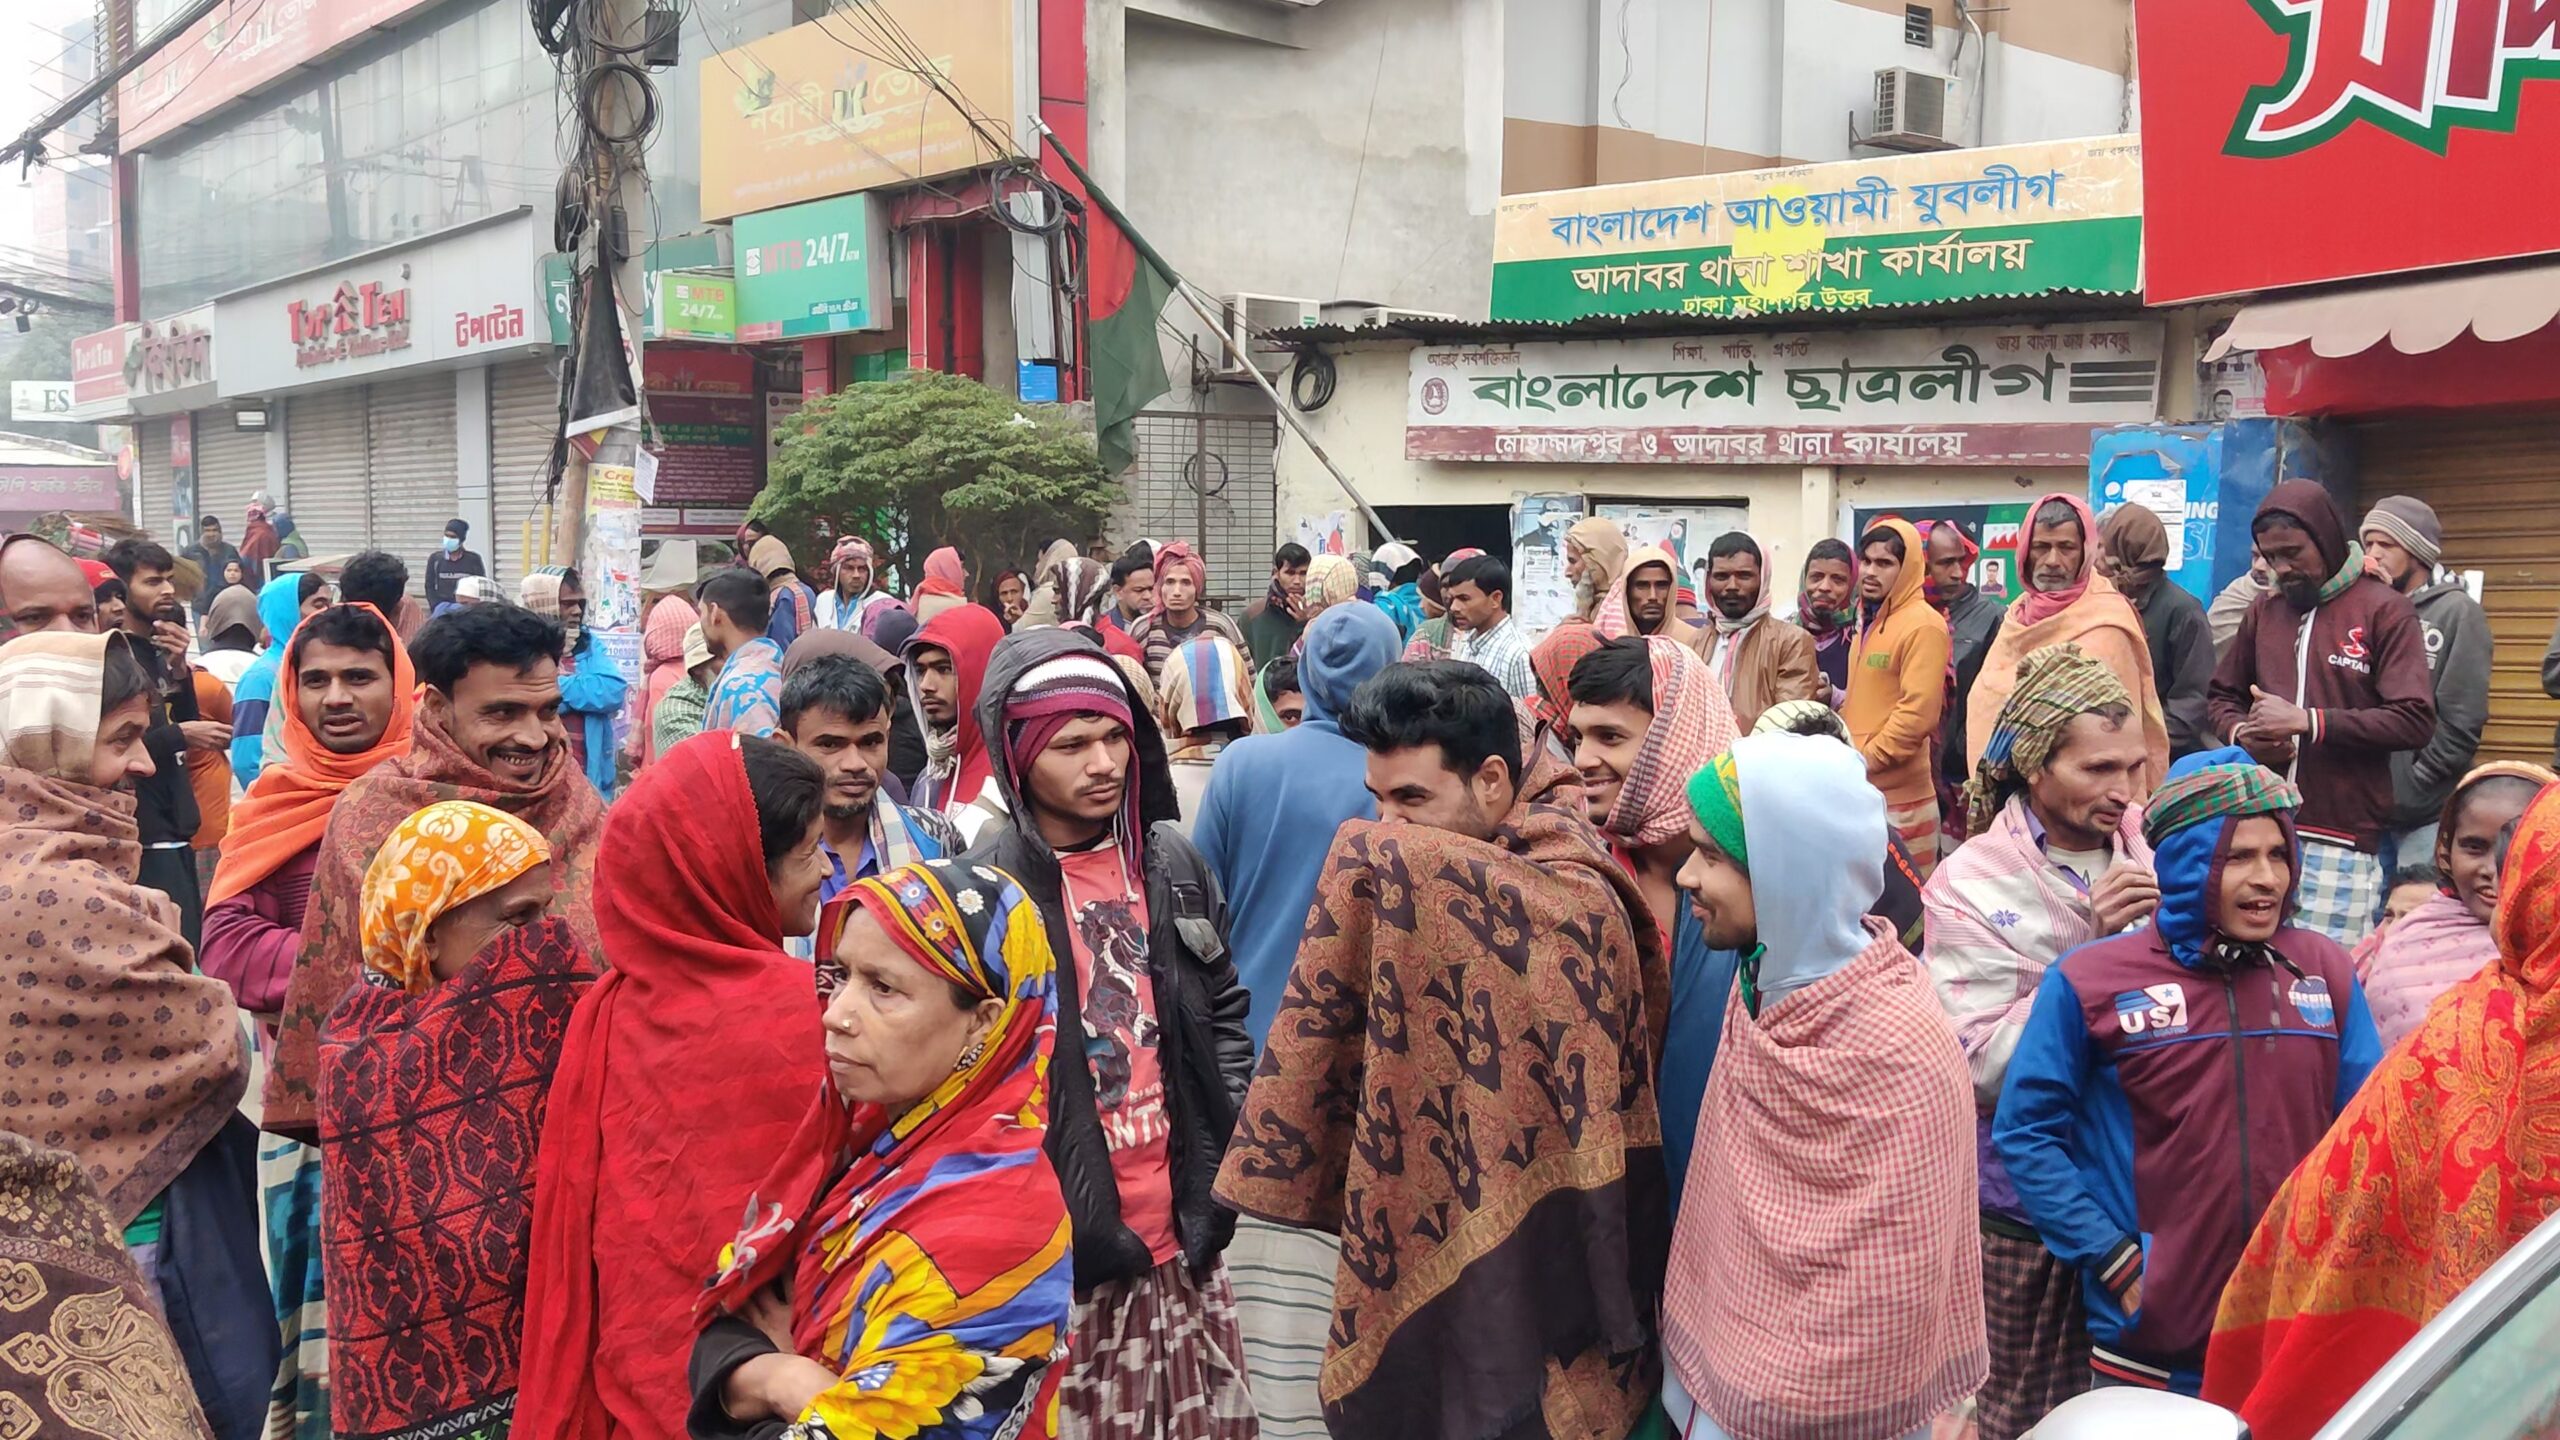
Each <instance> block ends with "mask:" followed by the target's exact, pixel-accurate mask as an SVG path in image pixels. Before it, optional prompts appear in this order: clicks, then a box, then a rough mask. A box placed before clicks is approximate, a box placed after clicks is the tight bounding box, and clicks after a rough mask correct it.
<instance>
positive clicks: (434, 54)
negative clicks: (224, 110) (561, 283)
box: [139, 0, 565, 315]
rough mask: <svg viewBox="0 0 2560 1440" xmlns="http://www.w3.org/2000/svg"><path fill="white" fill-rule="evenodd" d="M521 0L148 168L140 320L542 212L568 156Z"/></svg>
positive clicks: (236, 116)
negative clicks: (484, 223) (504, 217)
mask: <svg viewBox="0 0 2560 1440" xmlns="http://www.w3.org/2000/svg"><path fill="white" fill-rule="evenodd" d="M557 83H558V77H557V73H556V72H555V71H554V70H553V68H552V64H551V59H550V57H549V56H548V55H545V54H544V53H543V52H542V49H541V47H540V46H538V45H537V44H535V42H534V38H533V31H532V27H531V26H529V25H528V24H527V23H526V22H525V10H524V6H523V5H522V4H521V3H518V0H489V3H486V4H480V5H471V6H459V7H452V8H449V9H446V10H438V11H434V12H431V13H430V14H429V15H428V16H427V17H425V18H424V19H423V20H421V22H420V23H419V24H417V25H415V26H411V27H408V28H404V29H403V30H401V31H400V32H399V33H398V34H396V35H394V36H391V37H387V38H386V39H385V40H383V41H382V42H380V43H379V44H377V45H375V46H373V47H370V48H367V49H363V50H358V51H355V52H353V54H352V56H351V57H350V58H349V59H348V60H346V61H344V62H341V65H340V67H339V68H338V69H337V70H336V73H335V74H333V75H332V76H331V77H329V78H327V79H324V80H321V81H318V82H317V83H315V84H312V85H308V86H305V87H303V88H301V89H298V90H289V91H284V92H281V93H279V94H278V95H275V96H270V97H268V98H266V99H265V100H263V101H256V102H251V104H249V105H248V106H246V107H244V108H243V109H241V110H239V111H237V112H234V113H233V114H232V115H230V116H226V117H225V120H224V121H222V122H217V123H219V125H220V128H219V129H216V130H213V131H212V132H211V133H209V134H207V135H206V136H205V137H204V138H203V139H201V140H198V141H196V142H195V143H193V144H189V145H182V146H176V147H173V148H170V149H167V150H160V151H151V152H147V153H145V155H144V156H143V158H142V166H141V183H140V205H139V212H140V226H139V228H140V240H141V247H140V248H141V254H140V262H141V270H142V292H143V294H142V299H143V313H145V314H148V315H165V314H168V313H170V312H172V311H175V310H182V309H185V308H186V307H188V306H190V305H196V304H201V303H202V302H204V301H206V300H210V299H212V298H213V297H214V296H216V295H220V294H222V293H224V292H226V291H231V290H237V289H240V288H242V287H244V286H247V285H252V284H256V283H258V282H259V281H262V280H269V279H273V278H276V277H278V276H282V275H289V274H292V273H293V272H295V271H297V270H303V269H307V268H309V267H311V266H314V265H322V264H326V263H328V262H329V261H332V260H338V259H343V258H345V257H346V256H349V255H353V254H357V253H359V252H361V251H365V250H370V249H373V248H375V247H376V246H380V245H388V244H390V243H392V242H394V241H398V240H406V239H411V238H413V237H415V236H418V235H423V234H427V233H430V232H433V231H437V230H442V229H444V228H446V227H447V226H451V225H456V224H459V223H461V222H463V221H466V220H473V219H477V218H479V217H481V216H484V215H493V214H497V213H499V212H502V211H507V210H513V209H515V208H517V207H519V206H523V205H531V206H533V207H535V209H536V210H537V212H539V213H541V214H543V215H545V216H548V214H549V213H550V209H551V198H552V187H553V184H554V182H555V181H556V180H557V179H558V178H559V175H560V170H561V166H562V160H561V157H562V155H563V154H564V153H565V148H564V141H563V140H562V138H561V133H560V126H559V117H558V110H557V99H556V95H555V91H556V88H557Z"/></svg>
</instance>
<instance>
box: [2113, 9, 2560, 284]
mask: <svg viewBox="0 0 2560 1440" xmlns="http://www.w3.org/2000/svg"><path fill="white" fill-rule="evenodd" d="M2134 26H2135V37H2136V43H2137V44H2138V45H2139V46H2140V50H2141V54H2140V72H2141V74H2142V78H2143V90H2144V92H2145V96H2144V98H2145V99H2146V101H2153V102H2157V103H2146V104H2145V105H2144V106H2143V114H2142V164H2143V207H2144V218H2143V248H2144V252H2145V253H2144V260H2145V267H2146V274H2145V285H2144V289H2145V296H2146V298H2147V299H2148V300H2149V301H2150V302H2151V303H2152V304H2155V305H2160V304H2168V303H2172V302H2176V301H2182V300H2195V299H2202V298H2206V297H2210V296H2216V295H2230V294H2236V293H2241V292H2245V291H2252V290H2264V289H2274V288H2279V287H2283V286H2289V285H2306V284H2313V283H2317V282H2321V281H2329V280H2345V279H2352V278H2356V277H2359V276H2368V275H2386V274H2392V273H2396V272H2400V271H2407V270H2422V269H2428V268H2431V267H2435V266H2440V265H2459V264H2464V263H2467V262H2471V261H2478V260H2495V259H2503V258H2507V257H2511V256H2518V255H2532V254H2539V253H2541V252H2544V251H2548V250H2554V249H2560V181H2555V179H2554V176H2555V173H2560V0H2141V3H2140V4H2138V5H2136V6H2135V7H2134Z"/></svg>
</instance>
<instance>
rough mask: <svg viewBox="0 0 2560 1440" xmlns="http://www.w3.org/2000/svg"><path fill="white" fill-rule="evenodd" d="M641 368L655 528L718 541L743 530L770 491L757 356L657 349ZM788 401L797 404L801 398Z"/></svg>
mask: <svg viewBox="0 0 2560 1440" xmlns="http://www.w3.org/2000/svg"><path fill="white" fill-rule="evenodd" d="M642 365H643V367H644V369H645V370H646V372H647V375H648V378H649V421H650V430H651V433H652V437H653V439H652V444H651V446H650V449H651V451H652V452H653V453H654V454H655V455H656V457H657V475H656V477H655V479H654V481H653V482H652V484H651V485H650V487H649V494H648V496H647V504H648V506H649V516H648V524H647V530H648V533H649V534H651V535H696V536H706V537H709V538H712V539H726V538H728V537H729V536H731V535H734V534H736V533H737V528H738V525H739V524H740V523H741V522H742V521H743V520H744V519H745V512H746V508H747V507H748V506H749V505H751V504H754V503H755V498H756V494H757V492H758V491H760V490H762V489H763V488H764V475H765V453H764V443H763V441H762V439H761V438H760V437H759V436H758V435H757V433H756V418H757V405H756V399H755V361H754V359H753V357H751V356H749V355H747V354H745V353H744V352H739V351H713V350H679V349H673V348H666V349H651V350H649V351H648V352H646V356H645V358H644V359H643V361H642ZM770 398H771V397H768V399H770ZM787 398H788V399H789V400H790V402H791V404H792V405H793V406H794V407H797V405H798V404H799V397H798V396H796V395H795V396H790V397H787ZM670 514H672V515H673V516H674V517H675V518H674V519H673V520H672V521H670V520H668V519H667V518H666V517H668V516H669V515H670Z"/></svg>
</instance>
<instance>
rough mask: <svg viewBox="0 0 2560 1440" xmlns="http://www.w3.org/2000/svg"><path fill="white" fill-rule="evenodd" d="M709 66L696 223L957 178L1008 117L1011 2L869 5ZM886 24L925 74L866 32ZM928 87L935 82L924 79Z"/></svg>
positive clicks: (991, 152) (989, 152)
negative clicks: (966, 106) (963, 102)
mask: <svg viewBox="0 0 2560 1440" xmlns="http://www.w3.org/2000/svg"><path fill="white" fill-rule="evenodd" d="M858 8H859V9H860V10H862V11H864V12H877V13H876V15H872V16H870V17H869V18H866V19H857V18H855V17H854V16H850V15H845V14H836V15H830V16H822V17H821V18H819V19H816V20H812V21H810V22H809V23H808V24H806V25H795V26H793V27H792V28H790V29H788V30H785V31H783V32H782V33H780V34H778V35H771V36H767V37H766V38H764V39H762V40H758V41H756V42H754V43H753V44H750V45H744V46H741V47H739V48H738V49H735V50H730V51H726V52H724V53H722V54H719V55H716V56H714V57H712V59H711V61H710V62H709V63H707V64H704V65H702V66H701V67H699V68H700V69H701V71H702V110H701V115H702V218H704V219H706V220H723V219H727V218H728V217H730V216H732V215H743V214H745V213H747V212H748V211H751V210H769V209H772V208H774V207H776V206H780V205H789V204H792V203H794V202H795V201H801V200H814V199H817V198H818V197H820V196H823V195H841V194H844V193H846V192H847V191H854V190H869V189H874V188H876V187H879V186H884V185H903V184H911V183H913V182H914V181H917V180H931V179H933V178H935V177H936V176H940V175H950V174H955V173H957V172H959V171H962V170H968V169H972V168H974V167H976V166H979V165H984V164H987V163H988V162H990V161H992V160H995V159H997V158H998V157H999V155H1000V154H1001V153H1002V152H1001V151H999V150H998V149H997V148H996V147H995V146H994V145H992V144H991V143H989V141H988V140H987V138H986V137H985V136H984V135H982V134H980V133H979V128H978V127H976V126H973V125H972V124H971V123H970V122H971V119H972V117H971V116H970V115H968V114H964V113H963V112H962V111H961V109H960V107H959V106H957V105H955V104H953V103H952V101H951V99H950V98H949V97H950V95H953V94H956V95H959V96H962V97H965V98H966V99H967V100H968V101H969V102H970V105H971V106H972V108H973V109H975V110H976V111H977V112H979V116H978V118H979V120H980V123H981V125H983V124H984V121H985V119H987V118H992V119H994V120H995V121H996V122H997V124H995V125H986V126H985V127H984V128H986V129H987V130H989V131H992V132H994V133H996V134H998V135H1001V134H1002V133H1004V131H1005V129H1007V128H1009V127H1011V126H1013V125H1015V124H1016V123H1018V122H1017V121H1016V120H1015V119H1014V118H1013V117H1014V111H1015V109H1016V105H1015V100H1014V83H1013V81H1014V77H1013V9H1014V7H1013V3H1012V0H870V3H867V4H865V5H863V6H860V7H858ZM883 20H885V21H887V22H889V23H890V24H892V25H894V26H896V27H897V29H898V30H899V31H900V32H902V33H903V35H904V37H905V39H906V40H907V42H908V45H907V48H911V49H912V50H914V51H915V52H916V53H917V54H919V55H921V56H922V57H923V58H924V60H925V61H926V64H927V65H929V66H930V67H931V70H932V72H933V73H932V74H927V73H925V66H909V65H907V64H905V63H903V61H902V59H901V58H900V57H899V55H898V54H897V53H896V52H893V51H891V50H889V48H888V47H886V46H883V45H880V44H877V43H874V42H873V41H872V40H871V39H869V38H868V37H867V36H866V34H865V31H866V30H867V29H868V28H870V27H874V26H877V25H878V24H880V22H881V21H883ZM937 78H939V80H940V82H941V83H940V85H939V86H937V85H936V83H935V80H936V79H937Z"/></svg>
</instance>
